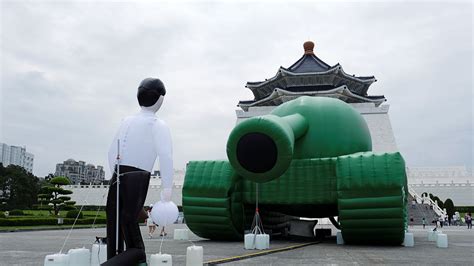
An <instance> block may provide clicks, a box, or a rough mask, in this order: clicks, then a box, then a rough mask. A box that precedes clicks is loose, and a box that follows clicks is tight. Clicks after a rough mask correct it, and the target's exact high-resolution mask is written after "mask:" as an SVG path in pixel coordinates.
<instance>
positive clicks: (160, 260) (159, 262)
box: [149, 253, 173, 266]
mask: <svg viewBox="0 0 474 266" xmlns="http://www.w3.org/2000/svg"><path fill="white" fill-rule="evenodd" d="M149 265H150V266H172V265H173V258H172V257H171V255H170V254H161V253H158V254H152V255H151V256H150V264H149Z"/></svg>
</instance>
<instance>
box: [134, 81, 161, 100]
mask: <svg viewBox="0 0 474 266" xmlns="http://www.w3.org/2000/svg"><path fill="white" fill-rule="evenodd" d="M165 94H166V89H165V85H164V84H163V82H161V80H160V79H157V78H146V79H144V80H143V81H142V82H141V83H140V85H139V86H138V92H137V98H138V103H139V104H140V106H145V107H149V106H152V105H154V104H155V103H156V101H158V99H159V98H160V96H165Z"/></svg>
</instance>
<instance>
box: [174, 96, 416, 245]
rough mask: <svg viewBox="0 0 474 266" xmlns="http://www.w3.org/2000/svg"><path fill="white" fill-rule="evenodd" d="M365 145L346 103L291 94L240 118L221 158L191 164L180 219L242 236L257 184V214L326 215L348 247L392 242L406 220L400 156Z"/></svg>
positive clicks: (229, 236) (207, 231) (210, 233)
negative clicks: (266, 110) (292, 97)
mask: <svg viewBox="0 0 474 266" xmlns="http://www.w3.org/2000/svg"><path fill="white" fill-rule="evenodd" d="M371 150H372V142H371V137H370V132H369V129H368V127H367V124H366V122H365V120H364V118H363V117H362V116H361V115H360V114H359V113H358V112H357V111H356V110H354V109H353V108H352V107H351V106H350V105H348V104H346V103H344V102H343V101H340V100H337V99H332V98H326V97H299V98H297V99H295V100H292V101H290V102H287V103H285V104H282V105H280V106H279V107H277V108H276V109H274V110H273V111H272V112H271V114H269V115H264V116H259V117H253V118H249V119H247V120H244V121H242V122H241V123H239V124H238V125H237V126H236V127H235V128H234V129H233V130H232V132H231V133H230V136H229V139H228V142H227V157H228V159H229V161H191V162H189V164H188V166H187V170H186V177H185V181H184V186H183V211H184V217H185V219H186V223H187V225H188V227H189V228H190V229H191V230H192V231H193V232H194V233H195V234H197V235H198V236H200V237H203V238H209V239H216V240H238V239H242V237H243V233H244V229H245V230H248V229H250V222H251V220H252V218H253V215H254V211H255V201H256V185H257V184H258V203H259V207H260V209H261V210H262V211H263V210H264V211H267V212H268V213H278V214H281V215H287V216H296V217H308V218H323V217H328V218H330V219H331V221H332V222H333V223H334V224H335V226H336V227H338V228H340V229H341V232H342V236H343V238H344V241H345V242H346V243H349V244H351V243H352V244H391V245H399V244H401V243H402V242H403V239H404V233H405V229H406V226H407V212H406V201H407V195H408V194H407V179H406V172H405V163H404V160H403V158H402V156H401V155H400V154H399V153H398V152H396V153H381V154H376V153H373V152H371ZM269 216H271V215H269ZM336 216H337V221H336V219H335V218H334V217H336ZM262 220H263V222H264V223H265V222H266V221H267V224H268V222H270V225H269V227H271V222H272V221H274V223H275V225H276V224H278V223H281V222H282V221H278V219H276V220H275V219H274V217H266V216H265V215H262ZM249 221H250V222H249ZM274 228H278V227H277V226H274Z"/></svg>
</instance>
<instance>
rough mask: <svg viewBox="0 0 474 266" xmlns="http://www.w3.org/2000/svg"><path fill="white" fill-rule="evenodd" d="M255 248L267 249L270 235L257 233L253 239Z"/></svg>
mask: <svg viewBox="0 0 474 266" xmlns="http://www.w3.org/2000/svg"><path fill="white" fill-rule="evenodd" d="M255 248H256V249H269V248H270V235H268V234H258V235H257V237H256V240H255Z"/></svg>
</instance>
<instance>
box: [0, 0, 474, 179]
mask: <svg viewBox="0 0 474 266" xmlns="http://www.w3.org/2000/svg"><path fill="white" fill-rule="evenodd" d="M471 18H472V4H471V3H469V2H455V3H452V4H449V5H448V4H447V3H429V4H424V3H389V2H369V3H361V2H356V3H352V2H350V3H346V2H338V3H330V2H324V3H317V4H316V3H310V2H294V1H292V2H291V4H289V2H288V3H286V2H276V3H272V4H271V5H269V3H259V2H256V3H255V2H247V1H244V2H231V3H224V2H200V3H179V4H177V3H172V2H159V3H152V2H148V3H123V2H113V3H111V2H99V3H94V2H72V3H69V2H68V3H66V2H53V3H50V2H39V3H36V2H20V3H17V2H6V3H2V47H1V53H2V57H1V59H0V60H1V65H2V70H1V72H2V73H1V74H2V77H1V87H2V94H1V95H0V96H1V97H2V99H1V100H2V101H1V104H2V112H3V114H2V115H3V117H2V119H1V122H2V124H1V126H2V133H3V134H2V136H1V138H2V139H1V141H3V142H7V143H9V144H14V145H26V146H27V149H28V150H31V151H32V152H33V153H34V154H35V155H36V158H35V169H34V171H35V173H36V174H37V175H40V176H43V175H46V174H47V173H49V172H51V171H54V166H55V164H56V163H58V162H61V161H63V160H66V159H68V158H70V157H72V158H75V159H80V160H85V161H87V162H90V163H94V164H102V165H105V163H106V153H107V149H108V146H109V144H110V143H109V142H110V140H111V139H112V136H113V134H114V131H115V129H116V127H117V126H118V124H119V122H120V119H121V118H122V117H124V116H126V115H128V114H130V113H133V112H136V111H137V110H138V107H137V103H136V99H135V93H136V87H137V84H138V83H139V82H140V80H141V79H143V78H144V77H148V76H159V77H160V78H162V79H163V80H164V82H165V84H166V86H167V88H168V94H167V96H166V100H165V103H164V106H163V108H162V110H160V114H159V115H160V116H161V117H162V118H163V119H164V120H165V121H167V123H168V124H169V125H170V127H171V130H172V133H173V140H174V153H175V161H176V163H175V165H176V168H184V166H185V163H186V162H187V161H189V160H202V159H225V157H226V156H225V143H226V140H227V136H228V134H229V132H230V130H231V129H232V127H233V126H234V124H235V109H236V108H237V107H236V104H237V102H238V101H239V100H246V99H252V98H253V96H252V94H251V93H250V91H249V90H248V89H246V88H244V85H245V82H246V81H258V80H263V79H265V78H270V77H272V76H273V75H274V74H275V72H276V70H277V69H278V67H279V66H280V65H282V66H285V67H288V66H289V65H291V64H292V63H293V62H295V61H296V60H297V59H298V58H299V57H300V56H301V55H302V43H303V42H304V41H306V40H307V39H308V38H309V39H311V40H313V41H315V43H316V48H315V51H316V53H317V55H318V56H319V57H320V58H321V59H323V60H325V61H326V62H327V63H329V64H331V65H334V64H336V63H338V62H339V63H341V64H342V66H343V67H344V69H345V71H346V72H348V73H351V74H356V75H375V76H376V77H377V78H378V80H379V81H378V82H377V83H375V84H374V85H373V86H372V87H371V89H370V90H369V93H370V94H384V95H385V96H386V97H387V98H388V103H389V104H391V111H390V116H391V118H392V126H393V128H394V131H395V136H396V139H397V143H398V145H399V148H400V150H401V151H402V152H403V154H404V155H405V157H406V159H407V163H408V165H426V166H437V165H459V164H461V165H462V164H467V165H471V166H472V159H473V158H472V146H473V142H472V135H473V134H472V133H473V132H472V99H473V97H472V59H471V58H472V23H471V22H472V20H471Z"/></svg>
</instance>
